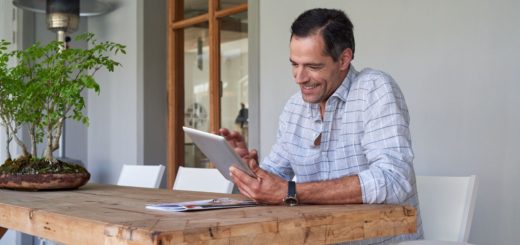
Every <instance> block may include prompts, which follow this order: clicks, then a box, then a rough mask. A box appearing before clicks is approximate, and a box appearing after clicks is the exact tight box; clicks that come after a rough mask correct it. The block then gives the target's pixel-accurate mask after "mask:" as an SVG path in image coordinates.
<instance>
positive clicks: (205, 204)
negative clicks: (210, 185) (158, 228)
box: [146, 198, 257, 212]
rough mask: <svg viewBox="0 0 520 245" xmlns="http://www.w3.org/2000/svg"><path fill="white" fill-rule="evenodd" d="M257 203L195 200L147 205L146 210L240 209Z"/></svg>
mask: <svg viewBox="0 0 520 245" xmlns="http://www.w3.org/2000/svg"><path fill="white" fill-rule="evenodd" d="M256 205H257V203H256V202H254V201H252V200H238V199H232V198H215V199H207V200H196V201H188V202H176V203H155V204H147V205H146V208H147V209H153V210H161V211H172V212H183V211H200V210H211V209H223V208H241V207H251V206H256Z"/></svg>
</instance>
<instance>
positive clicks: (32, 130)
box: [29, 125, 38, 157]
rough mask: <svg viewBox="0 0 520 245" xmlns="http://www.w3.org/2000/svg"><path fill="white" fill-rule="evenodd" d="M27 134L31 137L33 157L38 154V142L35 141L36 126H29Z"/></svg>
mask: <svg viewBox="0 0 520 245" xmlns="http://www.w3.org/2000/svg"><path fill="white" fill-rule="evenodd" d="M29 135H30V137H31V154H32V156H33V157H36V156H37V155H38V144H37V143H36V126H34V125H31V126H30V127H29Z"/></svg>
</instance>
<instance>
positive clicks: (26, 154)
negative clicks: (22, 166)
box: [7, 123, 30, 158]
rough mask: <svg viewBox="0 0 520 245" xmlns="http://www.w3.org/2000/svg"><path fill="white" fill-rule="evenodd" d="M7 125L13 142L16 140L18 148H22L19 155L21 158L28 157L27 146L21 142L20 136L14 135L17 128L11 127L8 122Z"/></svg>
mask: <svg viewBox="0 0 520 245" xmlns="http://www.w3.org/2000/svg"><path fill="white" fill-rule="evenodd" d="M7 127H8V128H9V130H10V131H11V136H12V137H13V139H14V142H16V144H17V145H18V146H20V148H22V155H21V158H29V156H30V154H29V152H28V151H27V146H25V144H24V143H23V142H22V140H20V138H18V135H16V133H17V131H18V130H17V129H16V127H15V128H13V126H12V125H11V124H10V123H8V124H7Z"/></svg>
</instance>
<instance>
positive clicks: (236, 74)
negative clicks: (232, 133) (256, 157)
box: [220, 12, 249, 141]
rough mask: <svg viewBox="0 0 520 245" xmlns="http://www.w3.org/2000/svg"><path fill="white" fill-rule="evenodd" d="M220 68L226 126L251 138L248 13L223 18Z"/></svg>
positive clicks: (223, 120) (223, 114)
mask: <svg viewBox="0 0 520 245" xmlns="http://www.w3.org/2000/svg"><path fill="white" fill-rule="evenodd" d="M220 26H221V32H220V39H221V44H220V55H221V60H220V62H221V63H220V67H221V74H220V76H221V80H222V88H223V90H222V93H223V95H222V97H221V105H222V109H221V118H222V121H221V124H222V127H225V128H229V129H233V130H237V131H239V132H241V133H242V134H243V135H244V136H245V138H246V141H247V136H248V121H249V117H248V116H249V115H248V114H249V113H248V109H247V108H248V107H249V98H248V88H249V79H248V37H247V12H242V13H239V14H237V15H231V16H228V17H224V18H222V19H221V25H220Z"/></svg>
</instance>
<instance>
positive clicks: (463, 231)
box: [417, 175, 478, 242]
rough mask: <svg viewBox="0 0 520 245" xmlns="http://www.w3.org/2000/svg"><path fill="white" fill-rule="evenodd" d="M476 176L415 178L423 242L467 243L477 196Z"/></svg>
mask: <svg viewBox="0 0 520 245" xmlns="http://www.w3.org/2000/svg"><path fill="white" fill-rule="evenodd" d="M477 185H478V183H477V176H475V175H471V176H466V177H448V176H417V192H418V195H419V207H420V210H421V218H422V224H423V230H424V238H425V239H429V240H444V241H456V242H467V241H468V238H469V232H470V229H471V222H472V219H473V213H474V208H475V200H476V196H477Z"/></svg>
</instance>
